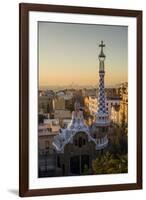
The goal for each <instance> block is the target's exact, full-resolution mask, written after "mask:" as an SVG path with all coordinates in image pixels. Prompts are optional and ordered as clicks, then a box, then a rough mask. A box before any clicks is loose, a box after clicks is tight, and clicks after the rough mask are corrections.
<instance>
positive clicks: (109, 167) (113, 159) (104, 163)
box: [92, 152, 128, 174]
mask: <svg viewBox="0 0 146 200" xmlns="http://www.w3.org/2000/svg"><path fill="white" fill-rule="evenodd" d="M127 166H128V161H127V155H116V156H114V155H113V154H110V153H109V152H107V153H106V154H105V155H100V156H98V157H97V158H96V159H95V160H94V161H93V162H92V168H93V172H94V174H116V173H127Z"/></svg>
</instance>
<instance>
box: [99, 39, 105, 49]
mask: <svg viewBox="0 0 146 200" xmlns="http://www.w3.org/2000/svg"><path fill="white" fill-rule="evenodd" d="M99 47H101V49H103V47H105V44H103V40H101V43H100V44H99Z"/></svg>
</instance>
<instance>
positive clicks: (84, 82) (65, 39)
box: [38, 22, 128, 87]
mask: <svg viewBox="0 0 146 200" xmlns="http://www.w3.org/2000/svg"><path fill="white" fill-rule="evenodd" d="M101 40H103V41H104V43H105V45H106V47H105V48H104V53H105V55H106V59H105V85H106V86H107V87H109V86H114V85H115V84H119V83H122V82H126V81H127V78H128V41H127V40H128V27H126V26H109V25H97V24H95V25H91V24H69V23H54V22H53V23H52V22H39V23H38V53H39V66H38V67H39V87H43V86H67V85H72V84H73V85H79V86H88V85H90V86H95V85H98V80H99V76H98V69H99V60H98V55H99V53H100V48H99V43H100V41H101Z"/></svg>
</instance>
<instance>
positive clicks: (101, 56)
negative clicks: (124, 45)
mask: <svg viewBox="0 0 146 200" xmlns="http://www.w3.org/2000/svg"><path fill="white" fill-rule="evenodd" d="M99 47H101V51H100V54H99V58H103V59H104V58H105V55H104V53H103V47H105V44H104V43H103V40H101V43H100V44H99Z"/></svg>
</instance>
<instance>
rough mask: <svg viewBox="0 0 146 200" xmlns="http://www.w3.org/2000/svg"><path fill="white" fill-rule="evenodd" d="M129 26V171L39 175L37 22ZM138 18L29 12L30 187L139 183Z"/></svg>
mask: <svg viewBox="0 0 146 200" xmlns="http://www.w3.org/2000/svg"><path fill="white" fill-rule="evenodd" d="M38 21H50V22H69V23H83V24H87V23H88V24H104V25H125V26H128V102H129V104H128V106H129V107H128V173H127V174H117V175H92V176H76V177H57V178H56V177H52V178H38V177H37V174H38V173H37V172H38V169H37V166H38V165H37V156H38V155H37V150H38V149H37V147H38V145H37V141H38V140H37V137H38V130H37V115H38V110H37V94H38V91H37V89H38V88H37V85H38V84H37V81H38V80H37V78H38V76H37V73H38V72H37V22H38ZM136 151H137V149H136V18H134V17H133V18H132V17H113V16H98V15H97V16H95V15H83V14H62V13H47V12H46V13H45V12H34V11H33V12H29V189H41V188H53V187H55V188H59V187H73V186H89V185H107V184H122V183H123V184H124V183H136Z"/></svg>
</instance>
